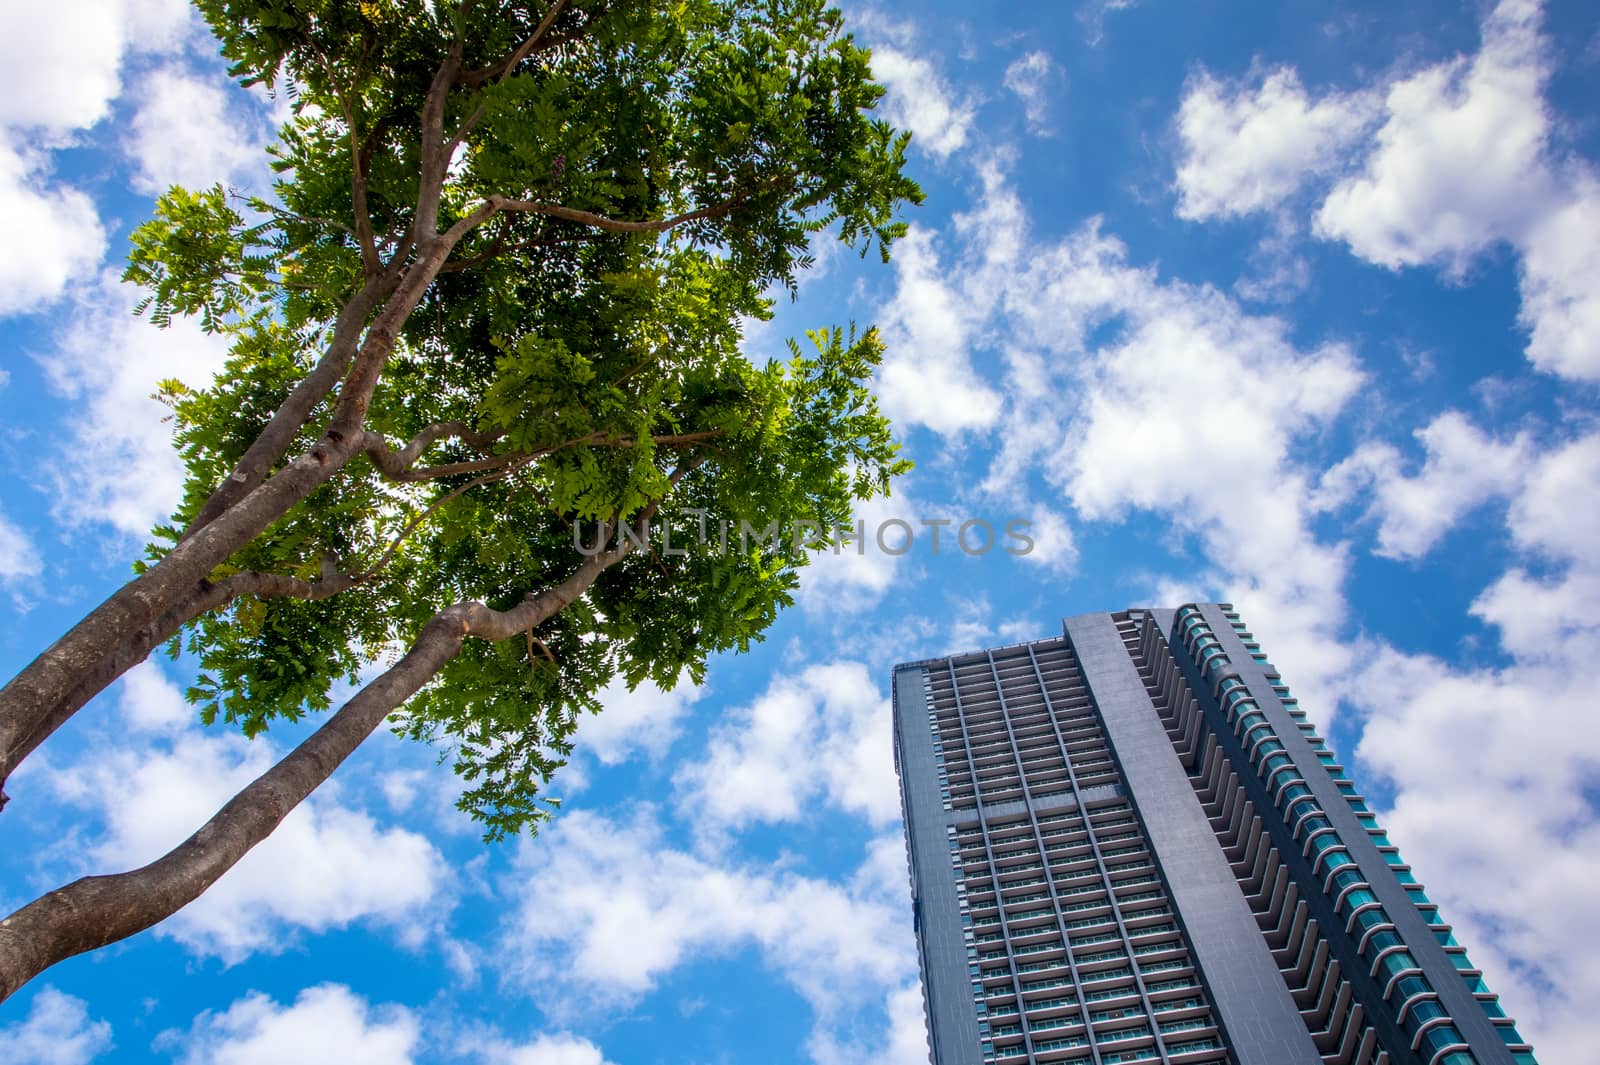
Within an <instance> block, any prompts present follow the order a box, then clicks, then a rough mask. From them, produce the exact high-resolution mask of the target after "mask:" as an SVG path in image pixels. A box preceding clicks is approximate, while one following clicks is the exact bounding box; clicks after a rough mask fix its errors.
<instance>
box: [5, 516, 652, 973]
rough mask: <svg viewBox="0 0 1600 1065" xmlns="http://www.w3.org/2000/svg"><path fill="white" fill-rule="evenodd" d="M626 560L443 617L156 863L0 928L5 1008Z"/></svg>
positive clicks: (216, 872) (136, 924) (181, 889)
mask: <svg viewBox="0 0 1600 1065" xmlns="http://www.w3.org/2000/svg"><path fill="white" fill-rule="evenodd" d="M628 550H629V541H628V539H627V538H623V540H622V543H621V544H620V545H618V546H617V547H614V548H612V549H611V550H608V551H605V552H602V553H601V554H598V555H595V556H594V557H592V558H589V559H586V560H584V562H583V564H582V565H580V566H579V567H578V569H577V571H576V572H575V573H573V574H572V576H570V577H568V578H567V579H566V580H565V581H563V582H561V583H560V584H558V585H555V586H554V587H551V588H547V589H545V590H544V591H543V592H540V593H539V594H538V595H533V596H529V597H528V598H527V599H524V600H523V601H522V602H521V603H520V604H518V605H517V606H515V607H513V608H511V609H510V610H504V611H499V610H491V609H490V608H489V607H487V606H485V605H484V604H482V603H458V604H456V605H455V606H452V607H449V608H447V609H445V610H442V611H440V612H439V613H438V614H436V615H434V617H433V618H432V619H431V620H429V622H428V624H427V625H426V626H425V627H424V628H423V630H422V635H421V636H419V637H418V638H417V640H416V642H415V643H414V644H413V645H412V647H411V649H410V651H408V652H407V653H406V655H405V657H403V658H401V659H400V661H399V662H397V663H395V664H394V666H392V667H391V668H390V669H388V670H387V671H386V672H384V673H383V675H382V676H380V677H378V678H377V679H376V680H374V681H373V682H372V683H371V684H368V685H367V686H366V687H365V688H363V689H361V691H359V692H357V693H356V695H355V696H354V697H352V698H351V699H350V701H349V702H347V703H345V704H344V706H343V707H341V708H340V709H339V711H338V712H337V713H335V714H334V715H333V716H332V717H331V718H329V719H328V721H327V723H326V724H324V725H323V726H322V727H321V728H319V729H318V730H317V731H316V732H314V733H313V734H312V735H311V736H310V737H308V738H307V739H306V740H305V741H304V742H302V743H301V744H300V746H298V747H296V748H295V749H294V750H293V751H292V752H290V753H289V754H288V755H287V756H286V757H285V758H284V759H283V760H282V761H280V762H279V763H278V764H276V765H274V766H273V767H272V768H271V769H269V770H267V771H266V772H265V773H263V774H262V775H261V776H259V777H257V778H256V779H255V780H254V781H252V782H251V783H250V784H249V785H247V786H246V787H245V789H244V790H243V791H241V792H239V794H237V795H235V796H234V797H233V798H232V799H231V800H229V802H228V804H227V805H226V806H224V807H223V808H222V809H221V810H219V811H217V813H216V815H215V816H214V817H212V818H211V820H209V821H207V822H206V823H205V825H203V826H202V827H201V828H200V830H199V831H198V832H196V833H195V834H194V835H192V836H190V837H189V838H188V839H187V840H185V841H184V842H182V843H181V844H179V845H178V846H177V847H175V848H173V849H172V850H171V851H169V852H167V853H166V854H165V855H163V856H162V857H160V858H157V859H156V860H155V861H153V862H151V863H150V864H149V865H146V866H143V867H141V868H139V869H134V870H131V871H129V872H126V873H117V874H114V875H110V876H88V877H84V878H82V879H81V880H75V881H73V882H72V883H70V884H67V885H66V886H64V887H61V888H58V889H56V890H55V891H51V892H49V893H48V894H46V895H43V896H41V897H40V898H38V899H35V900H34V901H33V902H30V903H28V904H27V905H26V906H24V907H22V908H21V909H20V910H18V911H16V912H15V913H13V914H12V915H11V916H9V917H7V918H5V919H4V920H0V1002H3V1001H4V1000H5V999H6V998H8V997H10V996H11V995H12V994H13V993H14V992H15V991H16V990H17V989H18V988H20V987H22V986H23V985H24V984H26V983H27V982H28V981H29V980H31V979H33V978H34V977H35V976H37V975H38V974H39V973H41V972H43V971H44V970H45V969H47V968H49V967H50V966H52V965H54V964H56V963H57V962H60V961H64V960H66V959H67V958H70V957H72V956H74V955H76V954H82V953H84V952H85V951H90V950H95V949H97V948H99V947H104V946H106V945H108V944H111V943H115V942H117V941H118V940H120V939H126V938H127V937H128V936H131V935H134V934H135V933H138V932H142V931H144V930H145V929H146V928H149V927H150V926H151V925H154V924H156V923H158V922H160V921H163V920H165V919H166V918H168V917H170V916H172V915H173V914H174V913H177V912H178V911H179V910H180V909H182V908H183V907H184V906H186V905H188V904H189V903H191V902H193V901H194V900H195V899H197V898H199V897H200V895H201V894H202V893H204V892H205V890H206V889H207V888H209V887H210V886H211V885H212V884H214V883H216V881H217V878H218V877H220V876H222V874H224V873H226V872H227V871H228V870H229V869H231V868H233V867H234V865H236V864H237V863H238V861H239V859H241V858H243V857H244V856H245V855H246V854H247V853H249V851H250V849H251V848H252V847H254V846H255V845H256V844H258V843H260V842H261V841H262V840H264V839H266V838H267V836H269V835H271V833H272V831H273V829H275V828H277V827H278V824H279V823H280V822H282V820H283V819H284V818H285V817H287V816H288V815H289V812H290V811H292V810H293V809H294V808H295V807H296V806H298V805H299V804H300V803H301V802H302V801H303V800H304V799H305V798H306V797H307V796H308V795H310V794H311V793H312V792H313V791H314V790H316V788H317V786H318V785H320V784H321V783H322V782H323V781H324V780H327V779H328V777H329V775H330V774H332V773H333V771H334V770H335V769H337V768H338V767H339V765H340V763H342V762H343V761H344V760H345V759H346V758H348V757H349V756H350V754H351V752H352V751H354V750H355V749H356V748H357V747H358V746H360V744H361V742H362V741H363V740H365V739H366V738H367V737H368V736H370V735H371V734H372V732H373V731H374V730H375V729H376V728H377V727H378V726H379V725H380V724H382V723H383V720H384V718H386V717H387V716H388V715H389V713H390V711H392V710H394V709H396V708H397V707H399V706H400V705H401V704H402V703H404V702H405V701H406V700H407V699H409V698H411V696H413V695H415V694H416V693H417V692H418V691H419V690H420V689H421V688H422V686H423V685H425V684H427V683H428V681H430V680H431V679H433V677H434V676H435V675H436V674H437V673H438V672H439V670H440V669H442V668H443V667H444V666H445V664H446V663H448V662H449V661H450V660H451V659H452V658H454V657H455V656H456V655H458V654H460V652H461V647H462V644H463V642H464V641H465V639H466V637H468V636H475V637H479V638H482V639H487V640H503V639H506V638H508V637H510V636H514V635H516V634H517V633H520V632H524V631H526V630H528V629H531V628H533V627H534V626H535V625H538V624H540V623H541V622H543V621H545V620H547V619H548V618H550V617H553V616H554V615H555V614H557V613H558V612H560V611H561V610H563V609H565V608H566V607H567V606H569V605H571V603H572V602H573V601H574V600H576V599H577V598H578V597H579V596H580V595H582V594H583V593H584V591H586V590H587V589H588V587H589V586H590V585H591V584H593V583H594V581H595V579H596V578H597V577H598V576H599V575H600V573H601V572H602V571H604V570H605V569H606V567H608V566H610V565H612V564H613V563H615V562H617V561H619V560H620V559H621V558H622V557H623V556H624V555H626V554H627V552H628Z"/></svg>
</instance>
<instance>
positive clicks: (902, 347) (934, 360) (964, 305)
mask: <svg viewBox="0 0 1600 1065" xmlns="http://www.w3.org/2000/svg"><path fill="white" fill-rule="evenodd" d="M894 262H895V293H894V296H893V298H892V299H891V300H890V302H889V304H888V305H887V306H886V307H884V308H883V311H882V313H881V315H880V318H879V324H880V327H881V328H882V330H883V333H884V340H885V344H886V347H887V351H888V353H887V354H886V356H885V358H884V362H883V366H882V368H881V369H880V370H879V375H878V383H879V394H880V395H881V397H882V399H883V404H884V408H885V410H886V411H887V412H888V413H889V415H890V416H891V417H892V418H894V420H895V424H896V425H903V426H906V427H908V428H909V427H910V426H913V425H924V426H927V427H928V428H930V429H932V430H934V431H935V432H939V433H950V432H957V431H961V430H969V429H986V428H989V427H991V426H993V425H994V424H995V422H996V421H997V419H998V418H999V416H1000V408H1001V399H1000V394H999V393H998V392H997V391H996V390H995V388H994V387H993V386H992V385H991V384H990V383H989V382H987V381H985V380H983V379H982V378H980V377H979V375H978V373H977V372H976V371H975V370H974V369H973V366H972V361H971V357H970V354H969V351H970V347H971V344H972V341H973V332H974V328H975V325H976V323H975V321H974V319H975V318H976V317H978V316H981V315H982V313H983V311H982V309H981V307H980V306H974V302H973V300H974V297H975V296H976V293H974V292H971V291H970V288H971V287H973V286H963V285H961V284H960V283H959V282H958V281H957V279H956V278H953V277H952V275H951V272H950V271H949V269H948V267H947V266H946V264H945V262H944V261H943V257H942V256H941V255H940V251H939V244H938V241H937V239H936V238H935V236H934V234H932V233H931V232H929V231H928V230H926V229H923V228H921V227H913V228H912V230H911V232H910V233H908V234H907V235H906V237H905V239H904V240H902V241H901V242H900V243H899V244H897V245H896V246H895V258H894Z"/></svg>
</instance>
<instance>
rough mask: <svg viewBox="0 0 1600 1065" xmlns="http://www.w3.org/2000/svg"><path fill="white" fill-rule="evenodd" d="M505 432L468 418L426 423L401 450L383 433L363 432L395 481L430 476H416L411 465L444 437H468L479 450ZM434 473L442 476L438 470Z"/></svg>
mask: <svg viewBox="0 0 1600 1065" xmlns="http://www.w3.org/2000/svg"><path fill="white" fill-rule="evenodd" d="M503 435H504V433H503V432H494V433H480V432H478V431H477V430H475V429H473V428H472V426H470V425H468V424H467V423H466V422H434V423H433V424H432V425H429V426H425V427H424V428H423V429H422V431H420V432H419V433H417V435H416V436H413V437H412V438H411V439H410V440H409V441H408V442H407V443H406V445H405V446H404V447H402V448H400V449H399V450H398V451H395V450H392V449H391V448H390V447H389V442H388V441H387V440H385V439H384V438H383V434H382V433H375V432H372V431H371V430H370V429H369V430H368V431H367V432H366V433H365V434H363V436H362V445H361V450H362V451H364V452H365V453H366V454H367V456H368V457H370V458H371V459H372V464H373V465H374V466H376V467H377V468H378V470H379V472H381V473H382V474H383V475H384V476H386V477H388V478H389V479H390V480H395V481H421V480H428V479H430V478H429V477H421V476H415V475H414V474H415V472H416V471H413V470H412V469H411V467H413V466H414V465H416V462H417V459H418V458H420V457H421V456H422V453H423V452H424V451H426V450H428V448H430V447H432V446H433V445H434V444H435V443H436V442H438V441H440V440H444V439H450V438H454V439H460V440H464V441H466V442H467V443H468V444H469V445H471V446H472V447H475V448H477V449H478V450H479V451H488V450H489V448H490V447H492V446H493V445H494V442H495V441H496V440H498V439H500V437H501V436H503ZM432 476H440V475H438V474H434V475H432Z"/></svg>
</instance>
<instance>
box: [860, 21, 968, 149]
mask: <svg viewBox="0 0 1600 1065" xmlns="http://www.w3.org/2000/svg"><path fill="white" fill-rule="evenodd" d="M872 73H873V76H874V77H876V78H877V79H878V80H879V81H881V82H882V83H883V85H884V87H885V89H887V90H888V91H887V94H886V95H885V97H884V101H883V108H884V114H885V117H887V118H888V119H889V121H890V122H892V123H893V124H894V125H896V126H898V127H900V128H901V129H908V130H910V131H911V134H912V138H913V140H912V143H913V144H914V145H915V146H916V147H918V148H921V149H922V150H923V151H925V152H927V153H928V154H930V155H932V156H935V157H936V158H939V159H944V158H947V157H948V156H949V155H950V154H951V153H952V152H954V151H956V150H957V149H958V148H961V147H963V146H964V145H965V144H966V143H967V137H968V136H969V134H970V133H971V131H972V122H973V118H974V115H975V113H976V111H977V108H976V106H975V105H974V104H973V102H972V101H971V100H970V99H961V98H958V97H957V93H956V90H955V89H954V88H953V87H952V86H951V85H950V83H949V81H947V80H946V79H945V78H944V76H943V75H941V74H940V73H939V72H938V71H937V70H936V69H935V68H934V65H933V64H932V63H931V62H929V61H928V60H926V59H923V58H921V57H919V56H914V55H910V54H907V53H906V52H905V51H902V50H901V49H899V48H894V47H875V48H873V50H872Z"/></svg>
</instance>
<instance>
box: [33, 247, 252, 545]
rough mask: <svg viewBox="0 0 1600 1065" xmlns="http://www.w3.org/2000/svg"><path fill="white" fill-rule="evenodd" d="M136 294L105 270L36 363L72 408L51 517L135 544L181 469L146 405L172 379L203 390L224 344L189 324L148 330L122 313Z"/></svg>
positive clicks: (170, 495)
mask: <svg viewBox="0 0 1600 1065" xmlns="http://www.w3.org/2000/svg"><path fill="white" fill-rule="evenodd" d="M137 298H138V292H137V290H136V289H134V288H133V287H132V286H129V285H124V284H122V283H121V282H119V281H118V280H117V279H116V277H115V275H114V274H113V273H111V272H109V271H108V272H106V273H104V274H102V275H101V277H100V278H99V280H98V282H97V283H95V284H93V285H91V286H89V287H88V288H87V290H86V291H85V292H83V293H82V294H80V295H79V296H78V297H77V298H76V299H75V301H74V309H73V313H72V314H71V315H70V316H69V322H70V324H69V325H67V327H66V328H65V330H64V331H63V332H62V333H61V335H60V336H59V337H58V338H57V347H56V349H55V350H54V351H53V352H51V353H50V354H49V355H47V356H45V357H43V358H41V360H40V361H41V363H42V365H43V368H44V370H45V374H46V377H47V379H48V381H49V383H50V386H51V388H52V389H53V390H54V391H56V392H57V393H58V394H60V395H62V396H63V397H65V398H67V399H70V400H76V401H78V402H79V403H80V404H81V413H80V415H79V416H78V417H76V418H75V419H72V420H71V421H69V422H68V429H67V433H68V434H70V442H68V443H65V444H64V445H63V450H62V452H61V454H60V455H59V456H58V457H57V459H56V461H55V462H54V464H53V465H54V470H53V472H54V475H55V477H56V480H57V482H58V485H57V487H58V489H59V491H58V492H57V502H56V513H57V517H58V518H59V519H60V520H62V521H65V522H67V523H69V524H78V523H83V522H90V521H96V522H104V523H105V524H107V525H110V526H111V527H112V528H114V529H116V530H118V531H119V532H122V533H126V534H128V535H129V536H133V537H138V538H141V539H142V538H143V537H144V536H146V535H147V534H148V533H149V530H150V527H151V525H153V524H155V523H156V522H159V521H164V520H166V518H167V517H168V516H169V515H170V514H171V513H172V509H173V507H175V506H176V505H177V502H178V499H179V496H180V494H181V491H182V487H183V465H182V463H181V462H180V461H179V459H178V456H177V453H176V452H175V451H174V450H173V448H172V427H171V425H170V424H169V423H168V422H167V420H166V419H167V416H168V415H169V414H170V412H169V411H168V410H167V408H166V407H164V406H162V404H161V403H160V402H158V401H157V400H155V399H153V398H151V397H152V395H153V394H154V393H155V390H156V383H157V382H158V381H160V380H162V379H164V378H177V379H178V380H181V381H183V382H184V383H185V384H188V385H191V386H193V387H196V388H201V387H205V386H207V385H209V384H210V383H211V379H212V377H213V375H214V374H215V373H216V371H217V370H218V368H220V367H221V365H222V361H223V359H224V358H225V357H226V354H227V350H226V343H225V341H224V340H222V339H221V338H218V337H216V336H209V335H207V334H206V333H204V332H203V331H202V330H201V329H200V326H199V324H198V323H197V322H195V321H194V320H192V319H176V320H174V321H173V323H172V326H171V327H170V328H168V329H157V328H156V327H155V326H153V325H151V324H150V323H149V322H147V321H145V320H144V319H142V318H135V317H134V316H133V315H132V314H130V313H129V311H130V308H131V307H132V306H133V304H134V303H135V302H136V300H137Z"/></svg>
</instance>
